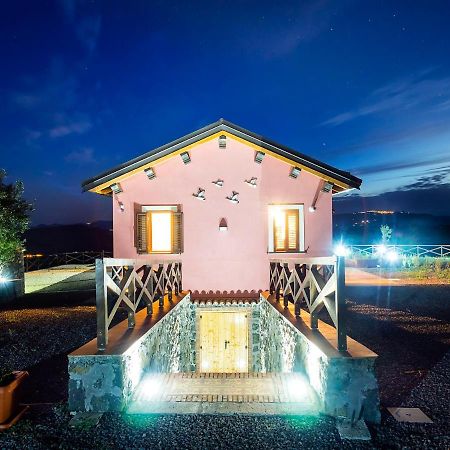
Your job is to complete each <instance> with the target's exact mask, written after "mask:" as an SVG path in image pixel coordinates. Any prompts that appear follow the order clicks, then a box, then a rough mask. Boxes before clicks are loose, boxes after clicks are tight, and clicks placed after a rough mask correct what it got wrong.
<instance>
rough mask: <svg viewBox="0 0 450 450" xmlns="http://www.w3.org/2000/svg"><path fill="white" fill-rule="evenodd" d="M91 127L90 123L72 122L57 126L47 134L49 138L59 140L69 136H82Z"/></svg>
mask: <svg viewBox="0 0 450 450" xmlns="http://www.w3.org/2000/svg"><path fill="white" fill-rule="evenodd" d="M91 127H92V124H91V122H89V121H87V120H85V121H74V122H71V123H66V124H64V125H58V126H56V127H53V128H51V129H50V130H49V131H48V134H49V136H50V137H51V138H59V137H64V136H68V135H70V134H83V133H85V132H86V131H89V130H90V129H91Z"/></svg>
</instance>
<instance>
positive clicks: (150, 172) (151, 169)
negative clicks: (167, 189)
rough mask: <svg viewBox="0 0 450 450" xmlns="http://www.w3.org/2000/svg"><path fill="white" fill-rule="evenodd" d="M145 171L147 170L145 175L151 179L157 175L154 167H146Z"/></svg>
mask: <svg viewBox="0 0 450 450" xmlns="http://www.w3.org/2000/svg"><path fill="white" fill-rule="evenodd" d="M144 172H145V175H147V177H148V179H149V180H153V178H155V177H156V173H155V171H154V169H153V167H149V168H148V169H145V170H144Z"/></svg>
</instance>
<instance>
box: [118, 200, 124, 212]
mask: <svg viewBox="0 0 450 450" xmlns="http://www.w3.org/2000/svg"><path fill="white" fill-rule="evenodd" d="M119 208H120V211H121V212H124V211H125V205H124V204H123V203H122V202H119Z"/></svg>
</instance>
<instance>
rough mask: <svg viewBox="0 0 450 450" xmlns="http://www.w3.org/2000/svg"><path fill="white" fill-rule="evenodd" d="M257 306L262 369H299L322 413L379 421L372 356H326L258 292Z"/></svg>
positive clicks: (275, 370) (373, 359) (282, 370)
mask: <svg viewBox="0 0 450 450" xmlns="http://www.w3.org/2000/svg"><path fill="white" fill-rule="evenodd" d="M259 309H260V317H261V319H260V320H261V347H260V351H261V362H262V370H263V371H267V372H291V371H302V372H304V373H305V374H306V375H307V378H308V379H309V382H310V384H311V386H312V387H313V389H314V390H315V391H316V393H317V395H318V397H319V401H320V404H321V411H322V412H323V413H325V414H329V415H332V416H343V417H349V418H353V417H356V418H358V417H359V415H362V417H363V418H364V419H365V420H366V421H368V422H374V423H378V422H379V421H380V409H379V408H380V405H379V395H378V383H377V380H376V377H375V358H373V357H368V358H365V357H360V358H352V357H350V356H345V355H337V356H336V355H334V356H328V355H326V354H325V353H324V352H323V351H321V350H320V349H319V348H318V346H316V345H315V344H314V343H313V342H311V340H310V339H308V338H307V337H306V336H305V335H303V333H301V332H300V331H299V330H298V329H297V328H296V327H294V326H293V325H292V324H291V323H290V322H289V321H288V320H287V319H286V318H285V317H283V316H282V315H281V314H280V313H279V312H278V311H277V310H275V308H274V307H273V306H272V305H270V304H269V303H268V302H267V301H266V299H265V298H264V297H262V296H261V302H260V305H259Z"/></svg>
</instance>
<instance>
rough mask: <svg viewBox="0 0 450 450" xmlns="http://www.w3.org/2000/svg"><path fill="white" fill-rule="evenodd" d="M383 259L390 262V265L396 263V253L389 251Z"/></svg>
mask: <svg viewBox="0 0 450 450" xmlns="http://www.w3.org/2000/svg"><path fill="white" fill-rule="evenodd" d="M385 258H386V259H387V260H388V261H389V262H390V263H395V261H397V259H398V253H397V252H396V251H395V250H389V251H388V252H387V253H386V256H385Z"/></svg>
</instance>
